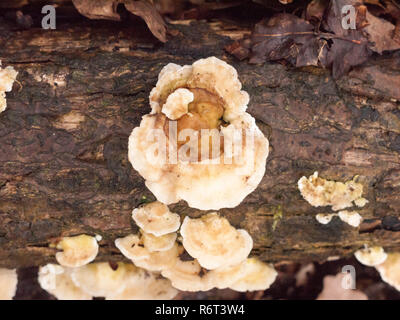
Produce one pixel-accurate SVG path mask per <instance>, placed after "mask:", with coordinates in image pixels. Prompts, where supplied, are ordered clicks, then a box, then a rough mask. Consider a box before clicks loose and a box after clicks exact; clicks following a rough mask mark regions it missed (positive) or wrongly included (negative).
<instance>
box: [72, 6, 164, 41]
mask: <svg viewBox="0 0 400 320" xmlns="http://www.w3.org/2000/svg"><path fill="white" fill-rule="evenodd" d="M72 3H73V4H74V6H75V8H76V9H77V10H78V11H79V13H80V14H82V15H84V16H85V17H87V18H89V19H106V20H115V21H119V20H121V17H120V15H119V14H118V12H117V6H118V4H120V3H123V4H124V5H125V8H126V9H127V10H128V11H129V12H131V13H133V14H134V15H137V16H139V17H141V18H142V19H143V20H144V21H145V22H146V24H147V26H148V27H149V29H150V31H151V32H152V33H153V35H154V36H155V37H156V38H157V39H159V40H160V41H162V42H166V41H167V36H166V33H167V29H166V25H165V22H164V20H163V18H162V17H161V15H160V14H159V13H158V11H157V10H156V8H155V7H154V6H153V4H152V3H150V2H148V1H146V0H140V1H133V0H72Z"/></svg>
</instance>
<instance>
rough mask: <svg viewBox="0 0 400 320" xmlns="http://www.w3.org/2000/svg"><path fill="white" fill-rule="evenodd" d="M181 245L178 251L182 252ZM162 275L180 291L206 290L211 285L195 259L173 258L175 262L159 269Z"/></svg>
mask: <svg viewBox="0 0 400 320" xmlns="http://www.w3.org/2000/svg"><path fill="white" fill-rule="evenodd" d="M182 249H183V248H182V247H180V252H181V253H182ZM161 274H162V276H163V277H165V278H168V279H170V280H171V283H172V285H173V286H174V287H175V288H177V289H179V290H182V291H191V292H197V291H208V290H211V289H212V288H213V285H212V284H211V282H210V281H209V278H208V277H207V276H206V274H207V270H204V269H203V268H202V267H201V265H200V264H199V262H198V261H197V260H196V259H181V258H180V257H178V258H177V259H175V263H174V264H173V265H171V266H170V267H169V268H166V269H164V270H162V271H161Z"/></svg>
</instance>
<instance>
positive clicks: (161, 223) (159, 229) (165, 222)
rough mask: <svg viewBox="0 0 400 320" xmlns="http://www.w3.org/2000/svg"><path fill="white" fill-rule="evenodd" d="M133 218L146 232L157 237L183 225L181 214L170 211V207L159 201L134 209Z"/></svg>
mask: <svg viewBox="0 0 400 320" xmlns="http://www.w3.org/2000/svg"><path fill="white" fill-rule="evenodd" d="M132 218H133V220H134V221H135V222H136V224H137V225H138V226H139V227H140V228H141V229H143V231H144V232H146V233H151V234H153V235H155V236H157V237H159V236H162V235H165V234H168V233H172V232H175V231H177V230H178V229H179V226H180V225H181V222H180V217H179V215H178V214H176V213H172V212H171V211H169V209H168V207H167V206H166V205H165V204H163V203H161V202H159V201H155V202H151V203H147V204H145V205H143V206H141V207H140V208H136V209H134V210H133V212H132Z"/></svg>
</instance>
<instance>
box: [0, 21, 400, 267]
mask: <svg viewBox="0 0 400 320" xmlns="http://www.w3.org/2000/svg"><path fill="white" fill-rule="evenodd" d="M169 29H170V30H172V31H171V34H170V36H169V39H168V42H167V43H165V44H161V43H160V42H158V41H157V40H156V39H154V38H153V37H152V35H151V34H150V32H149V31H148V30H147V29H146V26H145V25H144V24H140V23H136V24H135V25H132V24H130V23H123V22H107V21H88V20H86V19H84V18H77V19H75V20H73V19H72V20H69V19H64V18H60V19H59V20H58V21H57V29H56V30H42V29H40V28H39V27H34V28H32V29H29V30H20V29H18V28H17V27H16V25H14V24H13V23H11V22H7V21H6V20H3V21H2V23H1V24H0V59H1V60H2V63H3V66H8V65H12V66H13V67H14V68H15V69H16V70H17V71H18V72H19V74H18V78H17V79H18V83H15V85H14V89H13V91H12V92H10V93H7V103H8V107H7V110H6V111H5V112H3V113H1V114H0V149H1V150H0V266H1V267H10V268H13V267H24V266H37V265H42V264H44V263H47V262H54V261H55V259H54V254H55V249H52V248H49V247H48V244H49V243H50V242H51V241H54V240H55V239H57V238H59V237H63V236H70V235H76V234H81V233H86V234H91V235H94V234H99V235H101V236H102V237H103V240H102V241H101V242H100V244H101V248H100V253H99V255H98V257H97V260H99V261H101V260H102V261H106V260H113V261H116V260H122V259H123V257H122V255H121V254H120V253H119V251H118V250H117V249H116V248H115V246H114V240H115V239H116V238H117V237H121V236H124V235H126V234H128V233H131V232H135V231H137V227H136V226H135V224H134V222H133V220H132V219H131V212H132V209H133V208H135V207H137V206H138V205H139V204H140V203H141V202H143V199H145V198H146V199H150V200H152V199H154V197H153V196H152V194H151V193H150V192H149V191H148V190H147V189H146V187H145V185H144V180H143V178H142V177H141V176H140V175H139V174H138V173H137V172H136V171H135V170H134V169H133V168H132V167H131V165H130V163H129V161H128V159H127V142H128V137H129V134H130V133H131V131H132V129H133V128H134V127H136V126H138V125H139V122H140V120H141V117H142V116H143V115H144V114H146V113H148V112H149V110H150V108H149V104H148V96H149V93H150V90H151V89H152V87H153V86H154V85H155V83H156V81H157V76H158V73H159V71H160V70H161V68H162V67H163V66H164V65H165V64H167V63H169V62H174V63H178V64H191V63H193V62H194V61H195V60H197V59H199V58H203V57H208V56H217V57H219V58H221V59H224V60H225V61H227V62H228V63H230V64H232V65H233V66H234V67H235V68H236V69H237V71H238V74H239V77H240V79H241V81H242V83H243V87H244V90H246V91H247V92H248V93H249V94H250V99H251V100H250V104H249V107H248V111H249V113H250V114H252V115H253V116H254V117H255V118H256V120H257V124H258V126H259V127H260V129H261V130H262V131H263V132H264V134H265V135H266V136H267V137H268V139H269V141H270V144H271V150H270V155H269V157H268V161H267V167H266V174H265V176H264V178H263V180H262V182H261V183H260V185H259V186H258V188H257V189H256V190H255V191H254V192H253V193H251V194H250V195H249V196H248V197H247V198H246V199H245V200H244V201H243V202H242V203H241V204H240V205H239V206H238V207H236V208H234V209H224V210H220V213H221V214H222V215H224V216H225V217H227V218H228V219H229V221H230V222H231V223H232V224H233V225H234V226H236V227H238V228H239V227H240V228H244V229H246V230H248V231H249V233H250V234H251V235H252V237H253V240H254V250H253V252H252V254H253V255H256V256H258V257H259V258H260V259H262V260H264V261H269V262H277V261H282V260H291V261H323V260H325V259H327V258H328V257H330V256H348V255H351V254H352V252H354V251H355V250H357V249H358V248H360V247H362V245H363V244H365V243H367V244H376V245H381V246H384V247H385V249H386V250H388V251H390V250H394V249H395V248H396V247H398V246H399V244H400V233H399V232H393V231H389V230H385V229H383V228H379V225H380V220H381V219H382V218H383V217H385V216H389V215H392V216H398V215H399V214H400V135H399V133H400V111H399V103H398V101H399V100H400V63H399V62H398V61H399V57H400V55H399V54H397V55H396V54H392V55H387V56H384V57H378V58H374V59H371V61H370V62H369V63H368V64H366V65H364V66H362V67H360V68H357V69H355V70H353V71H352V72H351V73H350V74H349V75H347V76H345V77H343V78H342V79H341V80H339V81H334V80H333V79H332V77H331V76H330V72H329V71H328V70H322V69H318V68H304V69H300V70H299V69H294V68H290V67H287V66H284V65H281V64H264V65H261V66H260V65H257V66H256V65H250V64H248V62H247V61H241V62H240V61H238V60H236V59H235V58H233V57H231V56H230V55H228V54H227V53H226V52H225V51H224V47H225V46H226V45H227V44H229V43H231V41H232V38H237V37H240V36H241V35H242V34H243V33H245V32H248V31H246V30H241V29H240V28H232V25H228V24H224V23H205V22H191V23H190V24H189V23H184V22H182V23H180V24H174V25H170V26H169ZM314 171H318V172H319V174H320V176H322V177H324V178H328V179H334V180H339V181H346V180H349V179H351V178H353V176H355V175H359V176H360V181H361V182H362V183H363V185H364V197H366V198H367V199H368V201H369V203H368V204H367V205H366V206H365V207H364V208H362V209H359V210H358V211H359V212H360V214H361V215H362V216H363V218H364V219H367V223H364V224H363V225H362V228H361V229H358V228H352V227H350V226H349V225H347V224H345V223H342V222H341V221H340V220H339V219H336V218H335V219H334V220H333V221H332V222H331V223H330V224H328V225H322V224H319V223H318V222H317V221H316V220H315V214H316V213H319V212H330V210H329V208H314V207H312V206H311V205H309V204H308V203H307V202H306V201H305V200H304V199H303V198H302V197H301V195H300V192H299V191H298V188H297V181H298V179H299V178H300V177H301V176H303V175H305V176H309V175H311V174H312V173H313V172H314ZM216 196H218V195H216ZM170 207H171V209H172V211H175V212H177V213H179V214H180V215H181V216H182V217H183V216H185V215H189V216H191V217H198V216H200V215H202V214H204V212H200V211H198V210H194V209H192V208H189V207H187V205H186V204H185V203H184V202H183V201H182V202H180V203H178V204H176V205H172V206H170ZM368 219H373V220H371V221H368ZM371 225H372V226H378V227H369V226H371Z"/></svg>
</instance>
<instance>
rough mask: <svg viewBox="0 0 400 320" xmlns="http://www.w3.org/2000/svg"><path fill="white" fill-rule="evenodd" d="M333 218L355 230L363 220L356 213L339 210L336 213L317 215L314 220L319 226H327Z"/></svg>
mask: <svg viewBox="0 0 400 320" xmlns="http://www.w3.org/2000/svg"><path fill="white" fill-rule="evenodd" d="M333 217H339V219H340V220H342V221H343V222H345V223H347V224H348V225H350V226H352V227H354V228H357V227H358V226H360V224H361V222H362V220H363V218H362V217H361V215H360V214H359V213H358V212H357V211H348V210H341V211H339V212H338V213H318V214H317V215H316V216H315V219H317V221H318V222H319V223H321V224H328V223H329V222H331V221H332V219H333Z"/></svg>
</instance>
